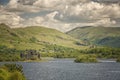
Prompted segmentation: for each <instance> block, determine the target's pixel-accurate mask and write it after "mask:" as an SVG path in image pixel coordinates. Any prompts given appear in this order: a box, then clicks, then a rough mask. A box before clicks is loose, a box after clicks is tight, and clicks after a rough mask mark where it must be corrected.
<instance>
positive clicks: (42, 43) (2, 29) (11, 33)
mask: <svg viewBox="0 0 120 80" xmlns="http://www.w3.org/2000/svg"><path fill="white" fill-rule="evenodd" d="M76 43H79V45H78V44H76ZM0 45H5V46H8V47H11V48H17V49H41V48H45V47H46V45H49V46H50V45H58V46H64V47H69V48H75V49H81V48H84V46H83V45H84V43H83V42H82V41H80V40H77V39H74V38H72V37H70V36H69V35H67V34H65V33H62V32H60V31H57V30H55V29H50V28H45V27H40V26H31V27H26V28H14V29H13V28H12V29H11V28H9V27H8V26H7V25H5V24H3V23H2V24H0Z"/></svg>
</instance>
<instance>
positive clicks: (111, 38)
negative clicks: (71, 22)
mask: <svg viewBox="0 0 120 80" xmlns="http://www.w3.org/2000/svg"><path fill="white" fill-rule="evenodd" d="M66 34H68V35H70V36H72V37H74V38H76V39H79V40H83V41H87V42H88V43H91V44H94V45H102V46H109V47H120V44H119V42H120V27H92V26H87V27H77V28H74V29H72V30H70V31H68V32H66ZM105 39H106V41H104V40H105ZM115 44H116V45H115Z"/></svg>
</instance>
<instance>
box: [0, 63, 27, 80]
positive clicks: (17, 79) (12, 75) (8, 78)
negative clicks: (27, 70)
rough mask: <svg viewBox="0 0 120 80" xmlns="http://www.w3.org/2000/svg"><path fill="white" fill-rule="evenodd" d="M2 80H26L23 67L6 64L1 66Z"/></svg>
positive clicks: (0, 74)
mask: <svg viewBox="0 0 120 80" xmlns="http://www.w3.org/2000/svg"><path fill="white" fill-rule="evenodd" d="M0 80H26V79H25V77H24V74H23V71H22V66H21V65H16V64H5V65H3V66H0Z"/></svg>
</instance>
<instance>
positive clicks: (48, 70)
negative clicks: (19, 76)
mask: <svg viewBox="0 0 120 80" xmlns="http://www.w3.org/2000/svg"><path fill="white" fill-rule="evenodd" d="M18 64H22V65H23V67H24V74H25V76H26V77H27V80H120V63H113V62H109V63H89V64H86V63H74V61H73V59H54V60H51V61H49V62H40V63H39V62H28V63H27V62H19V63H18Z"/></svg>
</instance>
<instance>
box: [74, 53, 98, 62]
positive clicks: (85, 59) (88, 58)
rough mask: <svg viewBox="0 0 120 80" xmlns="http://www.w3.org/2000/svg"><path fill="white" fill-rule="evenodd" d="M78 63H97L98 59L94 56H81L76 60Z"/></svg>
mask: <svg viewBox="0 0 120 80" xmlns="http://www.w3.org/2000/svg"><path fill="white" fill-rule="evenodd" d="M74 61H75V62H76V63H96V62H98V61H97V58H96V57H95V56H94V55H88V54H87V55H85V54H84V55H80V56H78V57H77V58H76V59H75V60H74Z"/></svg>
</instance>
